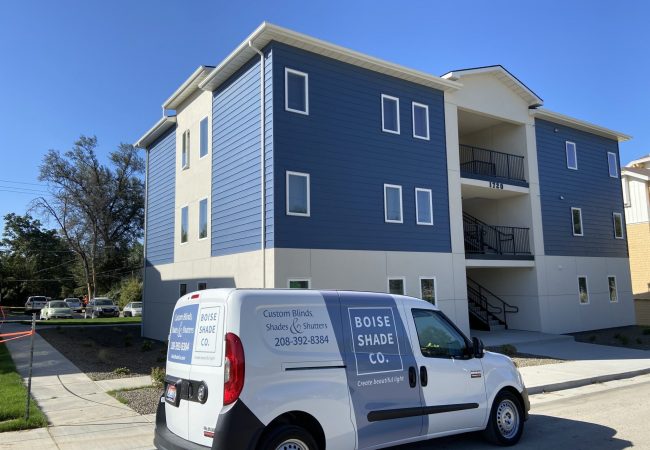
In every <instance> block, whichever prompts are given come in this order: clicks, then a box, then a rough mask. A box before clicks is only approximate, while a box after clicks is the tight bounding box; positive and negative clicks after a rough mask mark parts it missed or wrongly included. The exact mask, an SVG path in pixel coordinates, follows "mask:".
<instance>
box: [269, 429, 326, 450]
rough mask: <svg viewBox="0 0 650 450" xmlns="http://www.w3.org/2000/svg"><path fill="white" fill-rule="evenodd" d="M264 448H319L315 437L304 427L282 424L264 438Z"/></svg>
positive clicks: (287, 449)
mask: <svg viewBox="0 0 650 450" xmlns="http://www.w3.org/2000/svg"><path fill="white" fill-rule="evenodd" d="M260 448H261V449H262V450H318V445H317V444H316V441H315V440H314V438H313V437H312V436H311V434H309V433H308V432H307V431H305V430H304V429H303V428H300V427H297V426H295V425H282V426H280V427H278V428H276V429H274V430H273V431H271V432H270V433H269V435H268V436H267V437H266V439H264V441H263V443H262V445H261V447H260Z"/></svg>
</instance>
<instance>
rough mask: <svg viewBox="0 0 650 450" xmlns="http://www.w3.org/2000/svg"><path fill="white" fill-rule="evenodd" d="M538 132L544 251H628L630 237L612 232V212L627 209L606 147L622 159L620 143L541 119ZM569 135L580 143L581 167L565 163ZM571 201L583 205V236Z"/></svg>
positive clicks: (537, 122)
mask: <svg viewBox="0 0 650 450" xmlns="http://www.w3.org/2000/svg"><path fill="white" fill-rule="evenodd" d="M555 130H557V132H556V131H555ZM535 134H536V137H537V159H538V167H539V182H540V192H541V204H542V223H543V228H544V250H545V252H546V254H547V255H563V256H607V257H627V255H628V254H627V241H626V240H624V239H615V238H614V224H613V218H612V213H614V212H620V213H623V212H624V211H623V194H622V191H621V181H620V178H612V177H610V176H609V172H608V165H607V152H613V153H615V154H616V157H617V160H618V161H619V165H620V160H619V159H618V143H617V142H616V141H614V140H611V139H607V138H603V137H600V136H596V135H593V134H590V133H586V132H584V131H580V130H576V129H573V128H569V127H566V126H562V125H558V124H555V123H552V122H548V121H545V120H540V119H537V120H535ZM566 141H572V142H575V143H576V147H577V150H576V152H577V156H578V170H571V169H568V168H567V164H566V150H565V142H566ZM619 172H620V170H619ZM571 207H577V208H582V223H583V232H584V236H573V231H572V223H571ZM623 217H625V215H624V214H623ZM623 228H625V225H624V226H623Z"/></svg>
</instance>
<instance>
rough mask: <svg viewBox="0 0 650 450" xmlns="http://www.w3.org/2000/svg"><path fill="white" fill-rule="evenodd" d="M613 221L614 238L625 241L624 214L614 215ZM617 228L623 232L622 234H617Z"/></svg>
mask: <svg viewBox="0 0 650 450" xmlns="http://www.w3.org/2000/svg"><path fill="white" fill-rule="evenodd" d="M612 219H613V221H614V237H615V238H616V239H625V229H624V227H623V214H622V213H619V212H615V213H612ZM617 225H618V227H617ZM617 228H619V229H620V230H621V232H620V233H618V232H617Z"/></svg>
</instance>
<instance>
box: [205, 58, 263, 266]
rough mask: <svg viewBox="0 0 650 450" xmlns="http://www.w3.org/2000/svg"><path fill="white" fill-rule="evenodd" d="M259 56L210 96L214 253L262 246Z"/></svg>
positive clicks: (233, 251)
mask: <svg viewBox="0 0 650 450" xmlns="http://www.w3.org/2000/svg"><path fill="white" fill-rule="evenodd" d="M272 59H273V58H272V54H271V52H270V51H267V52H266V60H265V75H266V76H265V90H266V99H265V114H266V121H267V124H266V133H265V137H266V148H265V155H266V177H267V179H266V211H267V213H266V233H267V238H266V240H267V246H273V197H272V192H273V108H272V99H273V84H272ZM260 129H261V123H260V62H259V58H258V57H255V58H253V59H252V60H251V61H250V62H249V63H248V64H246V65H245V66H244V67H242V69H240V70H239V71H238V72H237V73H236V74H234V75H233V76H232V77H231V79H230V80H228V81H227V82H226V83H224V84H223V85H221V86H220V87H219V88H218V89H217V90H216V91H215V92H214V94H213V101H212V149H213V152H214V153H213V157H212V200H211V201H212V221H211V223H212V227H211V228H212V255H213V256H219V255H226V254H231V253H239V252H246V251H251V250H258V249H259V248H260V246H261V245H260V226H261V219H260V217H261V216H260V212H261V207H260V195H261V194H260V186H261V184H260V181H261V177H260Z"/></svg>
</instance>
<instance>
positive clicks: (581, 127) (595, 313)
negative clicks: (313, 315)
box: [136, 23, 634, 339]
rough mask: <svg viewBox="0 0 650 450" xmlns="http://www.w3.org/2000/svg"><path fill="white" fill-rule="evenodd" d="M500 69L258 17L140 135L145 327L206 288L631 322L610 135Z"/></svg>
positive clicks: (539, 324)
mask: <svg viewBox="0 0 650 450" xmlns="http://www.w3.org/2000/svg"><path fill="white" fill-rule="evenodd" d="M542 104H543V101H542V99H541V98H540V97H539V96H538V95H537V94H536V93H535V92H533V91H532V90H531V89H529V88H528V87H527V86H526V85H525V84H524V83H522V82H521V81H520V80H518V79H517V78H516V77H515V76H513V75H512V74H511V73H509V72H508V71H507V70H506V69H505V68H503V67H501V66H491V67H482V68H474V69H466V70H456V71H452V72H449V73H447V74H445V75H443V76H442V77H438V76H434V75H430V74H427V73H423V72H419V71H416V70H412V69H409V68H406V67H402V66H398V65H396V64H393V63H390V62H386V61H382V60H379V59H377V58H374V57H371V56H368V55H364V54H361V53H358V52H355V51H353V50H349V49H346V48H342V47H339V46H336V45H333V44H330V43H327V42H323V41H321V40H318V39H315V38H312V37H309V36H306V35H303V34H299V33H296V32H293V31H291V30H287V29H284V28H281V27H277V26H275V25H271V24H268V23H264V24H262V25H261V26H260V27H259V28H258V29H256V30H255V31H254V32H253V33H252V34H251V35H250V36H249V37H248V38H247V39H246V40H245V41H244V42H242V43H241V45H239V46H238V47H237V48H236V49H235V50H234V51H233V52H232V53H231V54H230V55H229V56H228V57H226V58H225V59H224V60H223V61H222V62H221V63H219V65H217V66H216V67H210V66H201V67H199V68H198V69H197V70H196V71H195V72H194V73H193V74H192V75H191V76H190V77H189V78H188V79H187V81H185V82H184V83H183V84H182V85H181V86H180V87H179V88H178V89H177V90H176V92H174V93H173V94H172V96H171V97H170V98H169V99H168V100H167V101H165V103H164V104H163V111H164V116H163V117H162V118H161V119H160V120H159V121H158V122H157V123H156V124H155V125H154V126H153V127H152V128H151V129H150V130H149V131H147V132H146V133H145V134H144V136H142V137H141V138H140V139H139V140H138V141H137V143H136V145H137V146H139V147H142V148H144V149H146V154H147V194H146V230H145V259H146V268H145V293H144V297H145V303H144V304H145V306H144V319H143V333H144V335H145V336H148V337H151V338H155V339H166V337H167V332H168V324H169V319H170V316H171V311H172V308H173V305H174V303H175V300H176V299H177V298H178V297H179V296H180V295H183V294H184V293H186V292H190V291H195V290H201V289H205V288H215V287H247V288H250V287H259V288H287V287H289V288H315V289H351V290H365V291H377V292H388V293H394V294H406V295H411V296H415V297H421V298H424V299H426V300H428V301H431V302H433V303H435V304H436V305H438V306H439V307H440V308H441V309H442V310H443V311H444V312H445V313H446V314H447V315H448V316H449V317H450V318H451V319H452V320H454V321H455V323H456V324H457V325H458V326H459V327H460V328H461V329H463V330H464V331H466V332H469V330H470V328H476V329H502V328H505V327H508V328H511V329H521V330H535V331H544V332H551V333H563V332H571V331H579V330H586V329H596V328H605V327H613V326H621V325H628V324H631V323H633V321H634V310H633V304H632V288H631V282H630V269H629V264H628V250H627V241H626V239H625V238H626V236H625V233H624V232H623V230H624V228H625V223H624V217H623V216H624V215H623V212H624V209H623V193H622V189H621V183H620V178H619V156H618V143H619V142H621V141H624V140H627V139H629V137H628V136H626V135H624V134H622V133H619V132H616V131H613V130H609V129H606V128H604V127H601V126H598V125H594V124H590V123H587V122H584V121H581V120H578V119H575V118H571V117H568V116H565V115H562V114H558V113H555V112H551V111H549V110H546V109H544V108H542Z"/></svg>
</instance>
